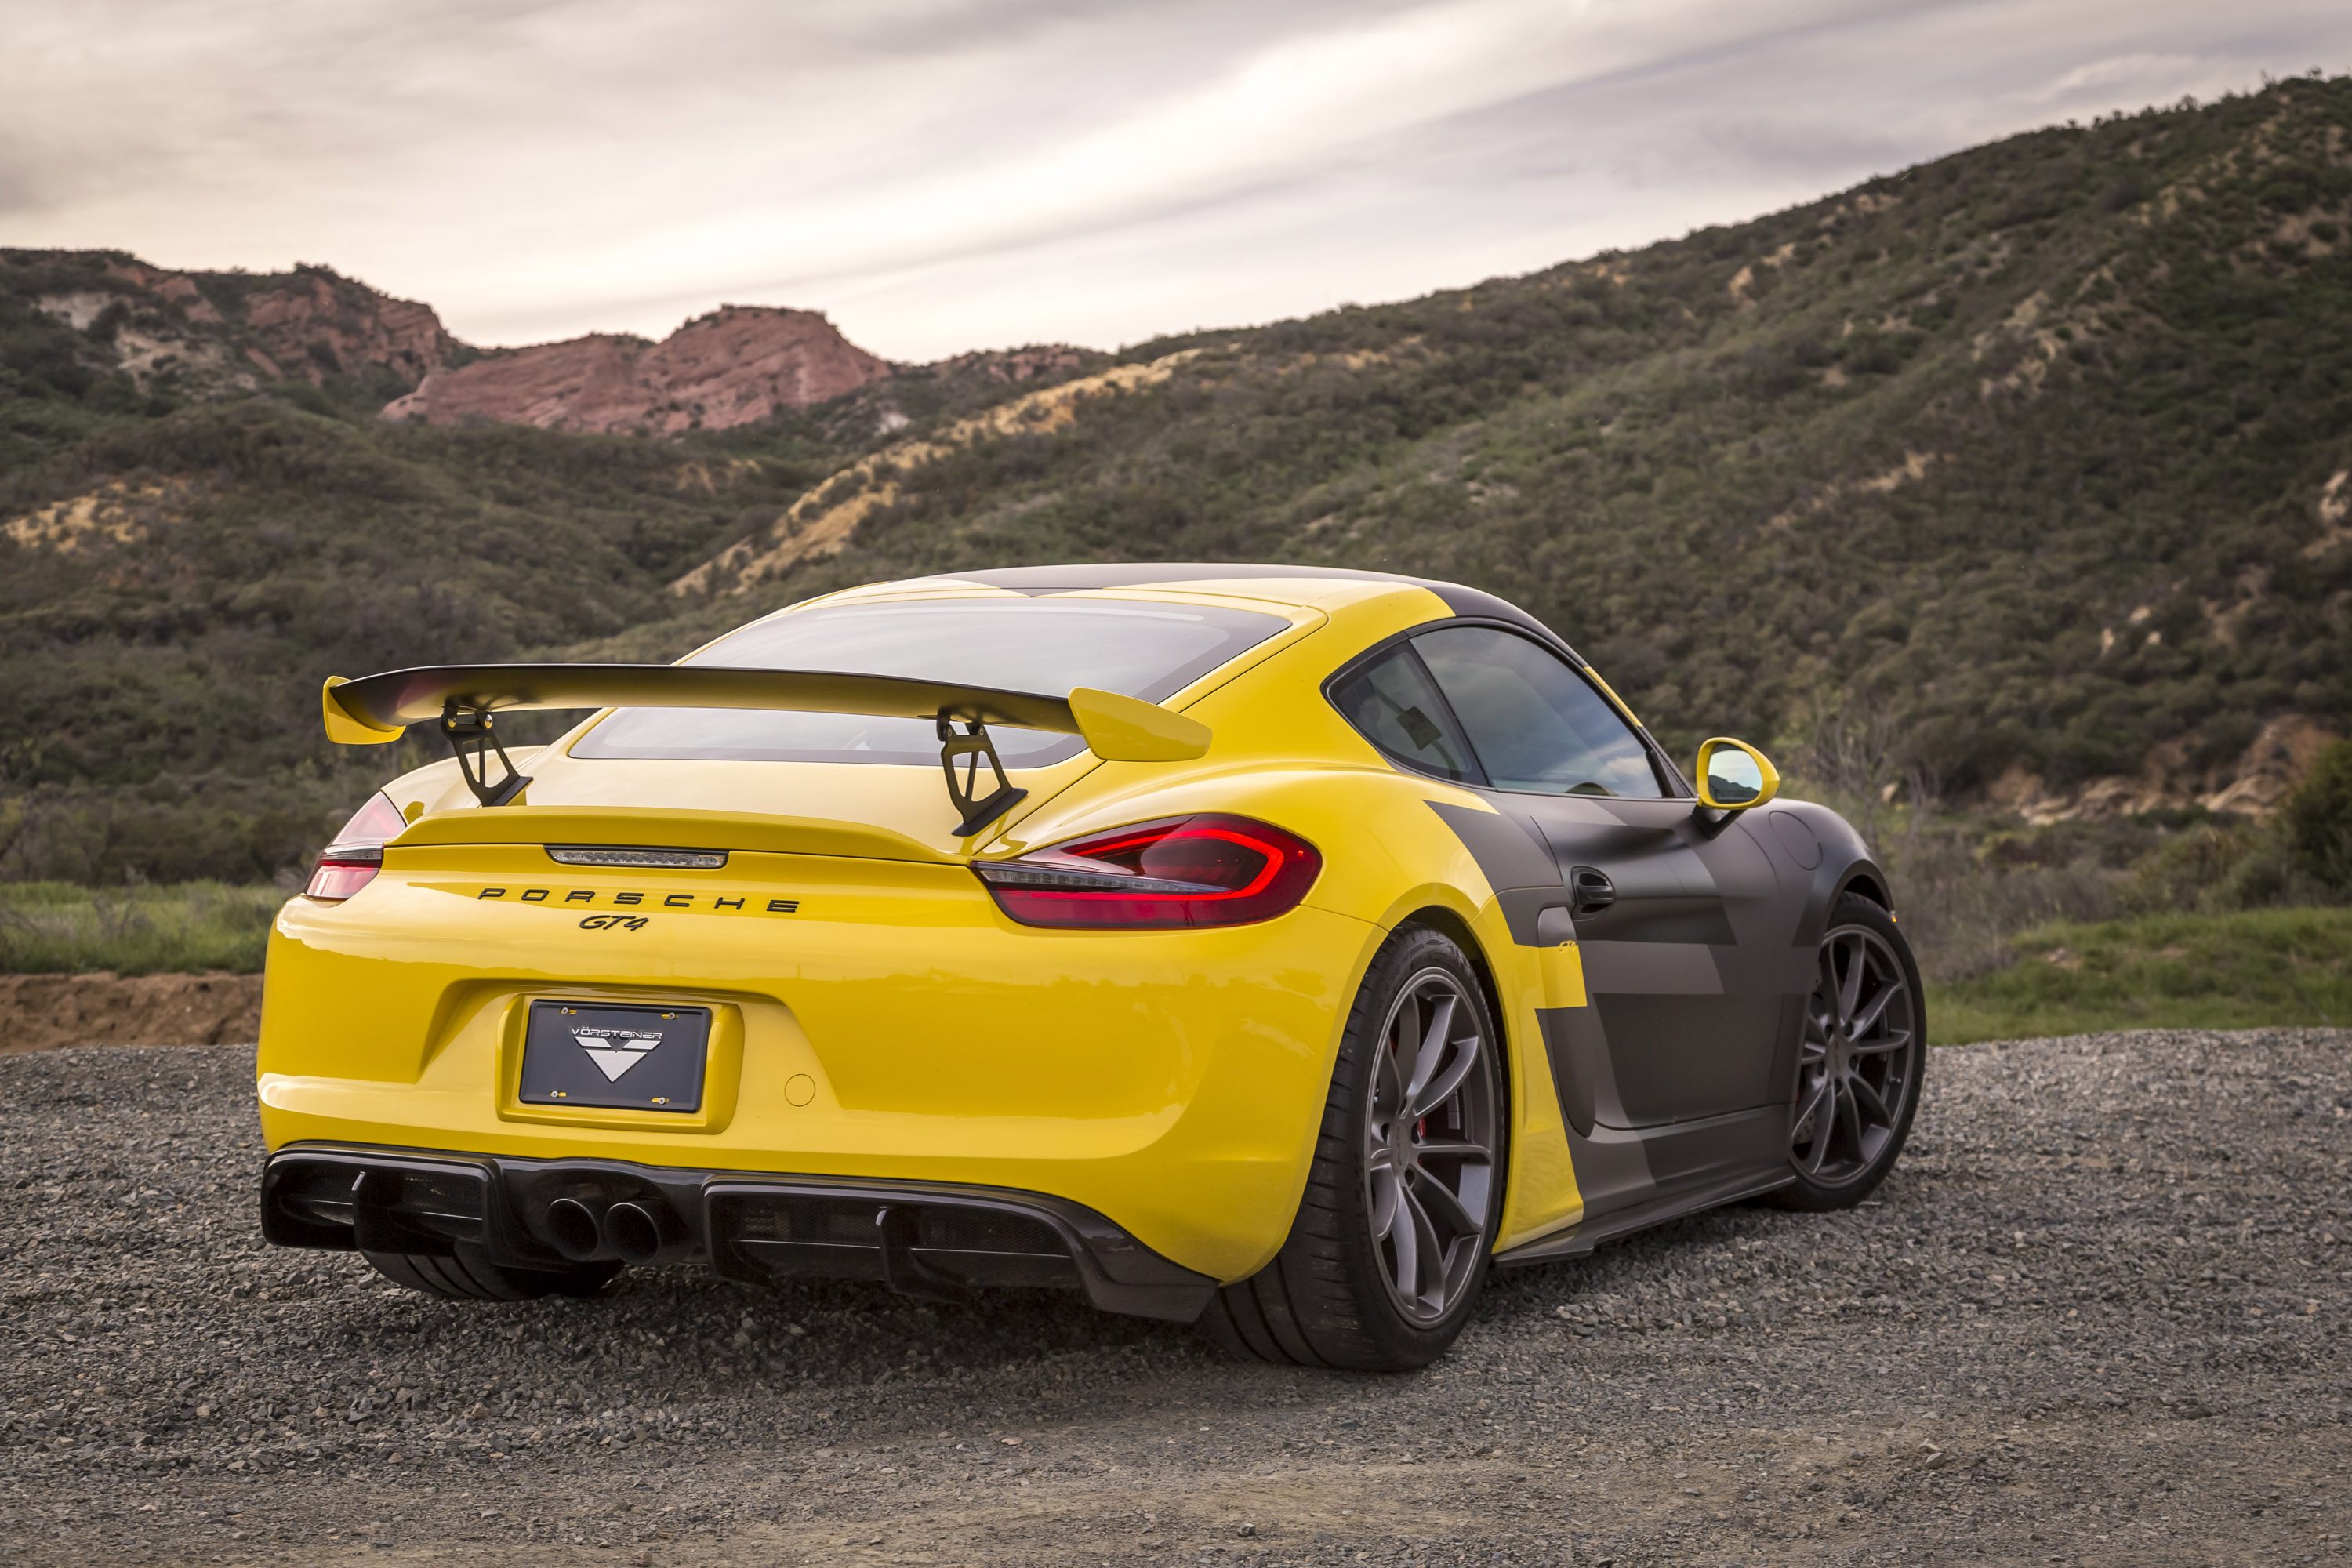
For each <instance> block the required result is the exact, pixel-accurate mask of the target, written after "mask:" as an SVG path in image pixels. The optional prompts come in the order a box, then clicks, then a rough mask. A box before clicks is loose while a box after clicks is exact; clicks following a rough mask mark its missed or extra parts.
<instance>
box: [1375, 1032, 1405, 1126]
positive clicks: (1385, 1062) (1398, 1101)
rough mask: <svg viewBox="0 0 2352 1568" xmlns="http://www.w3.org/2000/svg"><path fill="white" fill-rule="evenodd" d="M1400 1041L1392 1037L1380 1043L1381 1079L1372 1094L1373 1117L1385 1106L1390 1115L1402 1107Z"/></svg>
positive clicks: (1402, 1088) (1402, 1071) (1402, 1080)
mask: <svg viewBox="0 0 2352 1568" xmlns="http://www.w3.org/2000/svg"><path fill="white" fill-rule="evenodd" d="M1400 1044H1401V1042H1399V1041H1398V1040H1396V1039H1394V1038H1390V1039H1387V1040H1383V1041H1382V1042H1381V1081H1380V1084H1379V1086H1378V1087H1377V1088H1376V1089H1374V1091H1373V1094H1372V1104H1373V1107H1374V1117H1375V1120H1377V1119H1378V1116H1379V1111H1380V1109H1381V1108H1382V1107H1385V1108H1386V1110H1387V1111H1388V1113H1389V1114H1390V1115H1391V1116H1394V1115H1395V1114H1396V1113H1397V1112H1398V1111H1400V1110H1403V1109H1404V1063H1403V1062H1402V1061H1401V1060H1400V1059H1399V1058H1401V1057H1402V1054H1403V1053H1402V1050H1401V1049H1400V1048H1399V1047H1400Z"/></svg>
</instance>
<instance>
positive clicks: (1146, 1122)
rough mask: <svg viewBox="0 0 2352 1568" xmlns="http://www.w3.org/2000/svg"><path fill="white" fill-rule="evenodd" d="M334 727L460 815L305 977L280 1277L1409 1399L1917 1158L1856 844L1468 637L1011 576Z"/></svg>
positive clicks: (1511, 631) (346, 909)
mask: <svg viewBox="0 0 2352 1568" xmlns="http://www.w3.org/2000/svg"><path fill="white" fill-rule="evenodd" d="M322 702H323V707H324V711H325V718H326V724H327V729H328V732H329V733H330V734H331V736H332V737H333V738H334V739H335V740H337V741H339V742H353V743H367V742H383V741H391V740H394V739H396V738H398V737H399V736H400V735H401V734H402V733H403V732H404V727H405V726H407V725H410V724H418V723H431V724H436V725H438V726H439V727H440V729H441V731H442V732H443V733H444V734H445V735H446V737H447V739H448V742H449V743H450V746H451V749H452V752H453V755H452V756H451V757H450V758H449V759H448V760H447V761H446V762H442V763H436V764H434V765H432V766H429V767H425V768H421V769H418V770H417V771H415V772H414V773H408V774H405V775H404V776H403V777H401V778H399V779H396V780H394V782H393V783H391V784H387V785H386V786H384V789H383V793H382V794H380V795H376V796H375V797H374V798H373V800H371V801H370V802H369V803H368V805H366V806H365V807H364V808H362V810H361V811H360V812H359V814H358V815H357V816H354V817H353V818H352V821H351V824H350V826H347V827H346V828H345V829H344V830H343V832H342V833H341V836H340V837H338V838H337V840H336V842H335V843H334V844H333V845H331V847H328V848H327V850H326V851H325V852H324V854H323V855H322V856H321V858H320V862H319V865H318V868H317V870H316V872H315V873H314V874H313V876H312V877H311V879H310V884H309V886H308V888H307V889H305V891H304V893H303V895H302V896H301V897H299V898H297V899H294V900H291V901H290V902H289V904H288V905H287V906H286V909H285V911H284V912H283V913H282V914H281V915H280V916H279V917H278V923H277V927H276V930H275V931H274V932H273V933H272V935H271V938H270V947H269V960H268V984H267V993H266V997H265V1001H264V1005H263V1012H262V1025H261V1056H260V1069H259V1093H260V1100H261V1119H262V1125H263V1129H264V1131H265V1132H266V1133H267V1136H268V1143H269V1147H270V1149H271V1151H272V1152H271V1154H270V1155H269V1158H268V1165H267V1168H266V1172H265V1174H264V1178H263V1183H262V1195H261V1210H262V1225H263V1228H264V1230H265V1232H266V1233H267V1234H268V1237H269V1238H270V1239H271V1240H272V1241H276V1242H278V1243H282V1244H284V1245H287V1246H293V1247H356V1248H358V1249H359V1250H360V1251H362V1253H364V1254H365V1255H366V1256H367V1258H369V1260H370V1261H371V1262H373V1264H374V1265H375V1267H376V1268H378V1269H380V1270H382V1271H383V1274H384V1275H386V1276H387V1277H389V1278H390V1279H395V1280H397V1281H399V1282H400V1283H402V1284H404V1285H407V1286H411V1287H414V1288H415V1289H420V1290H428V1291H434V1292H436V1293H438V1294H441V1295H445V1296H454V1297H474V1298H481V1299H488V1300H512V1299H517V1298H520V1297H526V1296H532V1295H538V1294H543V1293H545V1292H548V1291H551V1290H552V1291H562V1292H567V1293H572V1294H588V1293H592V1292H594V1291H598V1290H601V1289H604V1288H605V1287H606V1286H607V1284H608V1283H609V1282H610V1281H611V1280H612V1279H613V1278H614V1276H615V1275H616V1274H618V1273H619V1272H620V1271H621V1269H622V1268H625V1266H626V1265H629V1264H632V1263H635V1264H652V1263H677V1262H697V1263H702V1264H707V1265H708V1266H709V1267H710V1268H716V1269H718V1270H719V1272H720V1273H722V1274H724V1275H727V1276H729V1277H730V1278H734V1279H745V1280H774V1279H791V1278H796V1277H807V1276H835V1277H848V1278H855V1279H873V1280H878V1281H881V1282H883V1283H885V1284H887V1286H888V1287H889V1288H890V1289H893V1290H897V1291H899V1292H902V1293H905V1294H907V1295H910V1296H918V1297H925V1298H930V1299H940V1300H955V1299H962V1298H965V1297H967V1296H968V1295H969V1294H970V1293H971V1291H973V1290H974V1289H978V1288H984V1287H990V1286H1003V1285H1015V1286H1045V1287H1055V1286H1058V1287H1065V1288H1072V1289H1080V1290H1083V1291H1084V1292H1086V1294H1087V1298H1088V1300H1091V1301H1093V1302H1094V1304H1095V1305H1096V1306H1097V1307H1100V1308H1103V1309H1105V1310H1110V1311H1116V1312H1132V1313H1140V1314H1143V1315H1145V1316H1149V1317H1156V1318H1164V1319H1172V1320H1177V1321H1199V1322H1201V1323H1202V1325H1203V1326H1204V1327H1205V1328H1206V1329H1207V1331H1209V1332H1210V1333H1212V1334H1213V1335H1214V1336H1215V1337H1216V1338H1217V1339H1218V1340H1220V1341H1221V1342H1223V1343H1224V1344H1226V1345H1227V1346H1229V1347H1231V1348H1232V1349H1234V1350H1235V1351H1237V1352H1242V1353H1245V1354H1253V1355H1256V1356H1262V1357H1265V1358H1266V1359H1268V1360H1273V1361H1280V1362H1290V1363H1302V1364H1307V1365H1322V1366H1339V1367H1358V1368H1403V1367H1411V1366H1417V1365H1420V1364H1423V1363H1426V1362H1428V1361H1430V1360H1431V1359H1432V1358H1433V1357H1435V1356H1437V1355H1439V1354H1441V1353H1442V1352H1444V1349H1445V1348H1446V1346H1447V1345H1448V1344H1449V1343H1451V1342H1452V1341H1453V1339H1454V1336H1455V1334H1456V1333H1458V1332H1459V1331H1460V1329H1461V1327H1462V1324H1463V1322H1464V1321H1465V1318H1466V1317H1467V1315H1468V1313H1469V1311H1470V1310H1471V1307H1472V1304H1473V1302H1474V1300H1475V1297H1476V1295H1477V1292H1478V1289H1479V1286H1480V1284H1481V1282H1482V1281H1483V1280H1484V1279H1485V1278H1486V1271H1487V1269H1488V1268H1490V1267H1493V1266H1495V1265H1498V1264H1499V1265H1510V1264H1522V1263H1537V1262H1544V1261H1549V1260H1551V1259H1555V1258H1565V1257H1569V1256H1571V1255H1574V1254H1577V1253H1581V1252H1585V1251H1588V1250H1590V1249H1591V1247H1593V1245H1594V1244H1595V1243H1596V1242H1598V1241H1600V1240H1601V1239H1603V1238H1605V1237H1614V1236H1619V1235H1622V1234H1623V1233H1625V1232H1627V1231H1630V1230H1633V1229H1636V1228H1639V1227H1641V1226H1648V1225H1654V1224H1656V1223H1658V1222H1659V1221H1662V1220H1664V1219H1668V1218H1670V1217H1673V1216H1675V1215H1683V1214H1687V1213H1689V1212H1691V1211H1693V1210H1696V1209H1700V1208H1705V1207H1707V1206H1709V1205H1716V1204H1723V1203H1728V1202H1731V1201H1734V1200H1737V1199H1742V1198H1749V1197H1755V1196H1759V1195H1764V1194H1770V1195H1771V1196H1772V1197H1773V1198H1774V1199H1775V1200H1776V1201H1780V1202H1782V1203H1785V1204H1788V1205H1793V1206H1796V1207H1801V1208H1815V1209H1822V1208H1834V1207H1838V1206H1842V1205H1847V1204H1851V1203H1853V1202H1855V1201H1857V1200H1858V1199H1860V1198H1861V1197H1862V1196H1863V1195H1864V1194H1867V1193H1868V1192H1870V1191H1871V1189H1872V1188H1874V1186H1876V1185H1877V1184H1878V1183H1879V1181H1880V1180H1881V1179H1882V1178H1883V1177H1884V1176H1885V1173H1886V1172H1887V1170H1888V1168H1889V1167H1890V1166H1891V1165H1892V1164H1893V1163H1894V1162H1895V1157H1896V1155H1897V1154H1898V1153H1899V1152H1900V1151H1901V1149H1902V1146H1903V1142H1904V1139H1905V1136H1906V1133H1907V1132H1908V1131H1909V1128H1910V1124H1911V1120H1912V1116H1913V1113H1914V1111H1915V1110H1916V1107H1917V1105H1918V1100H1919V1089H1920V1079H1921V1073H1922V1069H1923V1068H1924V1066H1925V1062H1926V1049H1925V1047H1926V1035H1925V1029H1924V1024H1925V1019H1924V1016H1923V1013H1922V1009H1921V993H1920V986H1919V978H1918V973H1917V970H1916V966H1915V965H1914V964H1913V963H1912V959H1911V955H1910V952H1909V950H1908V948H1907V946H1906V943H1905V941H1904V938H1903V935H1902V933H1901V931H1899V930H1898V928H1897V926H1896V924H1895V916H1894V914H1893V912H1892V910H1891V907H1890V901H1889V900H1888V897H1887V891H1886V881H1885V877H1884V875H1883V874H1882V873H1881V872H1880V870H1879V869H1878V868H1877V867H1876V866H1875V865H1874V863H1873V861H1872V859H1871V857H1870V852H1869V850H1868V848H1867V847H1865V846H1864V844H1863V843H1862V841H1861V840H1860V839H1859V838H1858V837H1856V836H1855V834H1854V833H1853V829H1851V828H1850V827H1848V826H1846V824H1845V823H1844V822H1843V820H1841V819H1840V818H1839V817H1838V816H1836V815H1835V814H1833V813H1832V812H1830V811H1827V810H1825V809H1823V808H1822V807H1820V806H1817V805H1800V804H1796V803H1793V802H1788V801H1781V800H1778V799H1776V798H1775V796H1776V792H1777V790H1778V788H1779V779H1778V776H1777V775H1776V774H1775V773H1773V771H1772V768H1771V764H1770V763H1769V762H1767V761H1766V760H1765V759H1764V757H1763V756H1762V754H1761V753H1760V752H1757V751H1755V750H1754V749H1753V748H1751V747H1748V746H1747V745H1745V744H1743V743H1741V742H1737V741H1730V740H1716V741H1709V742H1706V745H1704V746H1702V747H1701V748H1700V749H1699V753H1698V757H1697V765H1696V776H1697V779H1698V785H1697V787H1696V789H1694V788H1693V787H1692V786H1691V784H1689V783H1688V782H1686V780H1685V776H1684V775H1683V773H1681V772H1680V771H1679V770H1678V769H1677V768H1676V766H1675V763H1674V762H1673V761H1672V760H1671V759H1669V758H1668V757H1667V756H1666V754H1665V753H1664V752H1663V751H1661V750H1660V749H1659V747H1658V746H1657V745H1656V743H1655V742H1653V741H1652V740H1651V739H1650V737H1649V736H1648V734H1647V733H1646V732H1645V731H1643V728H1642V726H1641V725H1640V723H1639V722H1638V721H1636V720H1635V719H1634V717H1633V714H1632V713H1631V712H1629V711H1628V710H1626V708H1625V705H1624V704H1623V703H1622V702H1621V701H1619V700H1617V698H1616V696H1615V695H1614V694H1613V693H1612V692H1611V690H1610V689H1609V688H1608V686H1607V685H1605V684H1604V683H1603V682H1602V681H1601V678H1600V677H1599V675H1597V674H1596V673H1595V672H1594V671H1593V670H1592V669H1591V667H1590V666H1588V665H1587V664H1586V663H1585V661H1584V660H1583V659H1582V658H1580V657H1579V656H1578V655H1577V654H1576V652H1575V651H1574V650H1573V649H1571V648H1570V647H1569V646H1568V645H1567V644H1566V643H1564V642H1562V641H1561V640H1560V639H1559V637H1557V636H1555V635H1554V634H1553V633H1552V632H1551V631H1550V630H1549V629H1548V628H1547V627H1545V626H1543V625H1542V624H1540V623H1539V622H1538V621H1537V620H1536V619H1535V618H1534V617H1532V616H1528V615H1527V614H1525V613H1524V612H1522V611H1520V610H1518V609H1517V608H1515V607H1514V606H1512V605H1508V604H1507V603H1505V602H1503V601H1502V600H1500V599H1497V598H1496V597H1494V596H1492V595H1487V594H1484V593H1480V592H1478V591H1476V590H1475V589H1469V588H1463V587H1458V586H1455V585H1454V584H1445V583H1437V582H1427V581H1422V580H1418V579H1413V578H1407V577H1397V576H1389V575H1383V574H1376V573H1369V572H1346V571H1337V570H1330V571H1326V570H1319V569H1309V568H1300V567H1277V566H1238V565H1170V564H1151V565H1129V566H1119V565H1082V566H1050V567H1037V568H1029V569H1021V570H1010V571H993V572H975V573H970V574H961V575H955V576H941V577H927V578H919V579H916V580H913V581H910V582H903V583H890V584H877V585H873V586H868V587H863V588H857V589H854V590H851V591H849V592H846V593H841V594H835V595H828V596H826V597H824V598H820V599H815V600H812V601H810V602H808V603H805V604H801V605H793V607H791V608H790V609H787V610H783V611H780V612H778V613H777V614H774V615H772V616H766V617H765V618H763V619H761V620H758V621H754V622H752V623H751V625H749V626H744V627H742V628H741V629H740V630H738V631H735V632H731V633H730V634H728V635H727V636H725V637H720V638H719V639H718V640H717V641H715V642H713V643H711V644H710V645H709V646H708V647H704V648H702V649H700V650H698V652H696V653H694V654H692V655H691V656H689V657H688V658H686V659H684V660H682V661H681V662H679V663H677V664H675V665H659V666H634V665H488V666H457V667H444V668H418V669H402V670H394V671H391V672H388V673H385V674H382V675H373V676H369V677H366V678H364V679H356V680H348V681H345V680H333V679H331V680H329V681H328V682H327V685H326V689H325V691H324V694H323V698H322ZM533 708H541V709H575V710H578V709H595V710H598V711H597V712H596V713H595V714H594V715H593V717H591V718H590V719H588V720H587V721H585V722H583V723H582V724H580V725H578V726H577V727H576V728H574V729H573V730H572V731H570V732H569V733H568V734H566V735H565V736H564V737H563V738H562V740H560V741H558V742H555V743H554V744H552V745H549V746H546V747H544V748H540V749H534V750H530V751H528V752H526V751H525V750H524V749H523V748H520V747H516V748H514V749H513V750H512V751H511V752H510V751H509V749H508V748H507V747H506V745H505V743H504V742H503V741H502V739H501V737H500V736H499V732H498V730H497V722H498V719H499V716H500V715H502V714H504V713H507V712H509V710H519V709H533Z"/></svg>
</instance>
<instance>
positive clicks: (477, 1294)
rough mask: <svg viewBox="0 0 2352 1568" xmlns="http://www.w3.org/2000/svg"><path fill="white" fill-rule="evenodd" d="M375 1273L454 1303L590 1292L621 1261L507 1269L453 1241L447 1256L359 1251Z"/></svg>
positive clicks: (614, 1271) (612, 1273) (608, 1281)
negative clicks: (452, 1247) (451, 1250)
mask: <svg viewBox="0 0 2352 1568" xmlns="http://www.w3.org/2000/svg"><path fill="white" fill-rule="evenodd" d="M361 1256H362V1257H363V1258H366V1259H367V1260H368V1261H369V1262H370V1263H372V1264H373V1265H374V1266H375V1271H376V1272H377V1273H379V1274H381V1275H383V1277H384V1278H385V1279H389V1280H391V1281H392V1282H393V1283H394V1284H395V1285H405V1286H407V1287H408V1288H409V1289H411V1290H422V1291H424V1292H425V1294H426V1295H428V1296H443V1297H446V1298H448V1299H449V1300H453V1301H529V1300H534V1299H536V1298H538V1297H541V1296H593V1295H595V1294H597V1293H598V1292H599V1291H601V1290H603V1289H604V1288H605V1287H606V1286H607V1285H610V1284H611V1283H612V1282H613V1280H614V1278H615V1277H617V1276H618V1275H619V1274H620V1272H621V1270H622V1268H624V1267H625V1265H622V1264H618V1263H575V1264H571V1265H568V1266H566V1267H564V1268H505V1267H503V1266H501V1265H499V1264H496V1263H492V1262H491V1261H490V1260H489V1259H488V1258H487V1257H485V1256H484V1255H483V1253H482V1251H481V1249H480V1248H479V1247H472V1246H469V1245H468V1244H467V1243H465V1242H462V1241H461V1242H459V1243H457V1251H456V1253H455V1254H454V1255H452V1256H449V1257H446V1258H441V1257H434V1256H432V1255H430V1254H426V1253H420V1252H367V1253H362V1254H361Z"/></svg>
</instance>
